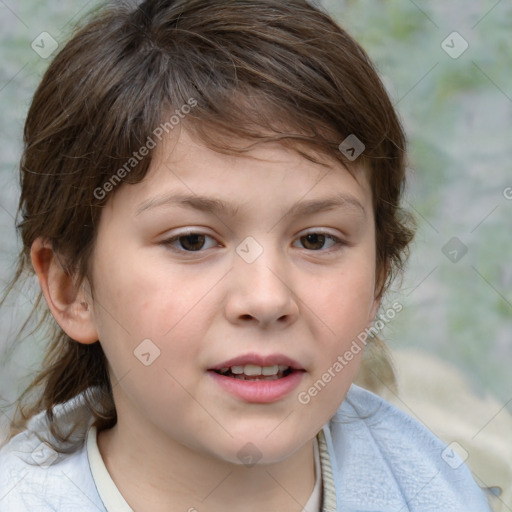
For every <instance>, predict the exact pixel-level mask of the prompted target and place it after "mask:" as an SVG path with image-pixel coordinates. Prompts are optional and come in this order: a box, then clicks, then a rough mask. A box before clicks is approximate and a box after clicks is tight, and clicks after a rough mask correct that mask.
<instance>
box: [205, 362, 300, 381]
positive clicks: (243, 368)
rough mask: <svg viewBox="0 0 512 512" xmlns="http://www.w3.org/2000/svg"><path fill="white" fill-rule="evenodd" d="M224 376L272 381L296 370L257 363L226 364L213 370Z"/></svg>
mask: <svg viewBox="0 0 512 512" xmlns="http://www.w3.org/2000/svg"><path fill="white" fill-rule="evenodd" d="M212 371H214V372H215V373H217V374H218V375H222V376H223V377H231V378H232V379H238V380H246V381H272V380H278V379H283V378H285V377H288V375H290V374H291V373H292V372H294V371H299V370H294V369H293V368H292V367H291V366H288V365H283V364H279V365H278V364H275V365H272V366H259V365H255V364H245V365H233V366H226V367H224V368H221V369H220V370H212Z"/></svg>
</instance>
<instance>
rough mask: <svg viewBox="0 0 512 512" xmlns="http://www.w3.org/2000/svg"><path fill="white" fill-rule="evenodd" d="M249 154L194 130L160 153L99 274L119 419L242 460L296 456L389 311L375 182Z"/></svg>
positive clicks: (98, 259) (114, 205)
mask: <svg viewBox="0 0 512 512" xmlns="http://www.w3.org/2000/svg"><path fill="white" fill-rule="evenodd" d="M249 155H250V157H251V158H248V157H245V156H231V155H229V156H228V155H224V154H220V153H216V152H214V151H212V150H210V149H207V148H206V147H205V146H203V145H200V144H199V143H197V142H195V141H194V140H192V138H191V137H190V136H189V134H188V133H187V132H186V131H185V130H183V131H182V132H181V134H180V137H179V139H178V140H177V141H172V142H171V141H168V143H167V144H166V145H162V147H160V148H158V149H157V152H156V154H155V158H154V159H153V163H152V166H151V169H150V171H149V172H148V174H147V176H146V178H145V179H144V180H143V181H142V182H140V183H138V184H136V185H121V186H120V187H119V189H118V190H116V193H115V194H114V195H113V196H112V197H111V198H110V200H109V201H108V203H107V205H106V207H105V208H104V210H103V212H102V216H101V220H100V223H99V226H98V236H97V242H96V246H95V250H94V253H93V256H92V276H91V277H92V285H93V315H94V323H95V327H96V329H97V333H98V338H99V340H100V343H101V344H102V347H103V349H104V351H105V354H106V356H107V359H108V361H109V365H110V372H111V376H112V379H113V382H114V383H115V385H114V389H113V391H114V400H115V402H116V408H117V412H118V423H121V422H124V423H125V424H126V425H130V428H131V429H132V431H133V433H134V435H141V436H142V437H143V436H148V435H151V436H154V437H155V438H156V437H158V438H160V439H162V440H165V441H167V442H169V443H179V444H181V445H182V446H185V447H187V448H189V449H192V450H194V451H195V452H197V453H198V454H202V455H205V456H209V457H215V458H217V459H222V460H224V461H227V462H233V463H237V464H240V463H241V462H243V461H242V459H241V456H243V455H244V450H249V451H250V450H255V451H256V450H257V452H258V453H259V456H261V458H262V459H261V461H262V462H268V463H271V462H277V461H279V460H283V459H285V458H286V457H288V456H290V455H291V454H292V453H294V452H295V451H297V450H298V449H299V448H300V447H301V446H304V444H305V443H306V442H308V441H310V440H311V439H312V438H313V437H314V436H315V434H316V433H317V432H318V431H319V430H320V429H321V428H322V426H323V425H324V424H325V423H327V421H328V420H329V419H330V417H331V416H332V415H333V414H334V413H335V411H336V410H337V408H338V407H339V406H340V404H341V402H342V401H343V399H344V397H345V395H346V393H347V391H348V388H349V387H350V384H351V383H352V381H353V379H354V378H355V375H356V373H357V370H358V367H359V363H360V360H361V358H362V355H363V351H362V350H361V351H359V352H358V353H355V351H352V352H353V354H352V355H353V357H352V358H351V360H350V361H347V358H344V359H343V360H344V361H345V363H346V364H343V365H342V368H341V369H340V367H339V366H337V365H336V362H337V361H338V364H341V363H340V362H339V361H340V359H339V356H343V355H344V354H345V352H347V350H349V349H350V347H351V344H352V342H353V340H355V339H356V338H357V335H358V334H359V333H361V331H364V329H365V328H366V327H367V326H368V325H369V324H370V323H371V321H372V318H373V316H374V315H375V313H376V308H377V306H378V303H377V301H376V299H375V287H376V273H375V228H374V216H373V211H372V198H371V190H370V186H369V184H368V181H367V178H366V175H365V173H364V172H363V171H362V170H360V171H358V172H355V173H354V176H352V175H351V174H350V173H349V172H348V171H347V170H346V169H344V168H343V167H342V166H341V165H340V164H339V163H334V162H332V163H331V164H330V167H325V166H321V165H319V164H315V163H312V162H310V161H308V160H306V159H305V158H303V157H301V156H300V155H298V154H297V153H295V152H293V151H292V150H289V149H285V148H284V147H282V146H280V145H278V144H263V145H260V146H259V147H258V148H257V149H254V150H251V152H250V153H249ZM221 204H222V205H224V207H223V208H221V207H220V205H221ZM326 372H327V373H329V375H330V378H329V377H326V376H325V374H326ZM260 373H263V375H258V374H260ZM319 379H320V380H321V381H322V384H320V385H319V384H318V381H319ZM315 383H316V386H315ZM311 388H314V390H316V392H315V391H314V390H313V391H311ZM247 443H252V445H254V447H256V448H254V447H252V448H249V446H250V445H247Z"/></svg>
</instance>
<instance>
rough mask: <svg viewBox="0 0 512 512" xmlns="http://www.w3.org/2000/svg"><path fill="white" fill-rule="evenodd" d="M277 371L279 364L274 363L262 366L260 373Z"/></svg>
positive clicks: (274, 373)
mask: <svg viewBox="0 0 512 512" xmlns="http://www.w3.org/2000/svg"><path fill="white" fill-rule="evenodd" d="M278 371H279V366H277V364H275V365H274V366H264V367H263V368H262V369H261V374H262V375H277V372H278Z"/></svg>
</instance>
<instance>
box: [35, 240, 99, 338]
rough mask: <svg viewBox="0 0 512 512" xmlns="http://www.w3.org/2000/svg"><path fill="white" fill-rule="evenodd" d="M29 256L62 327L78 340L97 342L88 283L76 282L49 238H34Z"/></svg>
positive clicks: (50, 305)
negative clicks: (78, 284) (79, 284)
mask: <svg viewBox="0 0 512 512" xmlns="http://www.w3.org/2000/svg"><path fill="white" fill-rule="evenodd" d="M30 257H31V259H32V265H33V267H34V270H35V272H36V274H37V278H38V280H39V284H40V286H41V290H42V292H43V294H44V297H45V299H46V302H47V304H48V307H49V308H50V311H51V313H52V315H53V317H54V318H55V320H56V322H57V323H58V324H59V325H60V327H61V328H62V330H63V331H64V332H65V333H66V334H67V335H68V336H69V337H70V338H72V339H73V340H75V341H78V342H79V343H85V344H90V343H95V342H96V341H98V333H97V330H96V326H95V323H94V316H93V308H92V297H91V295H90V293H88V292H87V288H86V286H85V285H81V286H77V285H76V283H75V282H74V280H73V276H71V275H70V274H69V273H68V272H67V271H66V270H65V268H63V265H61V263H60V261H59V258H58V255H57V254H56V253H55V252H54V251H53V249H52V246H51V244H50V243H49V242H48V241H45V240H43V239H42V238H37V239H36V240H34V242H33V244H32V247H31V250H30Z"/></svg>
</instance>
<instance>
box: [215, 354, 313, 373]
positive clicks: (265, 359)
mask: <svg viewBox="0 0 512 512" xmlns="http://www.w3.org/2000/svg"><path fill="white" fill-rule="evenodd" d="M246 364H254V365H256V366H275V365H283V366H289V367H290V368H292V369H293V370H304V368H303V367H302V365H301V364H299V363H298V362H297V361H295V360H294V359H291V358H290V357H287V356H285V355H283V354H269V355H266V356H264V355H261V354H256V353H250V354H243V355H241V356H238V357H234V358H233V359H229V360H227V361H224V362H222V363H219V364H216V365H215V366H212V367H211V368H208V369H209V370H222V369H223V368H230V367H232V366H245V365H246Z"/></svg>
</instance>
